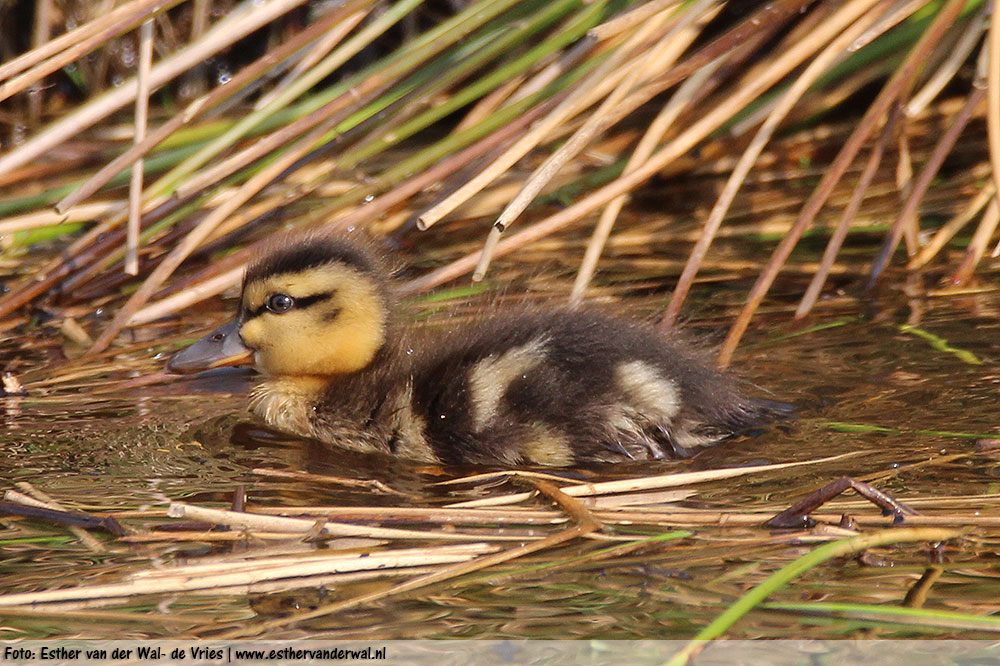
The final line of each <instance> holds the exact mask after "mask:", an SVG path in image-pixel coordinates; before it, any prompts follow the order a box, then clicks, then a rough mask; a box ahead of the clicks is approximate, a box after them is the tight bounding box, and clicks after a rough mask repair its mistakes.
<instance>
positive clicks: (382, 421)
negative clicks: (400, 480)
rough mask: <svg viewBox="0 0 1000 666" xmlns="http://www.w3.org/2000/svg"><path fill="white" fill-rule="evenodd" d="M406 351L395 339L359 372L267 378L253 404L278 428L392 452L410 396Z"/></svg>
mask: <svg viewBox="0 0 1000 666" xmlns="http://www.w3.org/2000/svg"><path fill="white" fill-rule="evenodd" d="M408 350H409V347H408V346H407V345H405V344H403V340H402V339H401V338H395V339H394V344H391V345H383V346H382V347H381V348H380V349H379V350H378V351H377V352H376V354H375V356H374V358H373V359H372V362H371V363H369V364H368V365H367V366H365V367H364V368H362V369H361V370H358V371H357V372H351V373H343V374H337V375H324V376H317V375H296V376H275V377H267V378H265V379H264V381H263V382H261V384H259V385H258V386H257V387H255V388H254V390H253V392H252V394H251V402H250V406H251V408H252V409H253V411H254V412H255V413H256V414H257V415H258V416H260V417H261V418H262V419H264V420H265V421H266V422H267V423H269V424H270V425H272V426H274V427H276V428H278V429H280V430H285V431H287V432H291V433H293V434H296V435H299V436H303V437H312V438H315V439H321V440H324V441H336V442H337V443H338V444H340V445H341V446H344V447H346V448H351V449H354V450H358V451H368V452H370V451H385V452H390V450H391V448H392V445H391V444H390V442H391V441H392V432H394V431H395V430H398V427H397V426H398V424H396V423H395V421H396V420H397V419H398V418H399V417H400V414H401V410H404V411H405V409H406V408H407V407H408V406H409V403H410V400H411V391H412V385H413V382H412V379H411V376H412V360H411V353H407V352H408Z"/></svg>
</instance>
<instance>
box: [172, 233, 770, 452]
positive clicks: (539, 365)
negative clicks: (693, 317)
mask: <svg viewBox="0 0 1000 666" xmlns="http://www.w3.org/2000/svg"><path fill="white" fill-rule="evenodd" d="M388 272H389V271H388V269H387V267H386V264H385V263H384V261H383V259H382V258H381V257H380V255H379V254H378V253H377V252H375V251H373V250H372V248H371V247H369V246H368V245H366V244H365V243H359V242H357V241H356V240H354V239H351V238H349V237H346V236H336V235H329V234H325V235H316V234H312V235H305V236H298V237H290V238H289V237H286V238H285V239H283V240H282V241H280V242H279V243H277V244H275V245H274V247H273V248H272V249H270V250H268V251H265V252H264V253H262V255H261V256H259V257H258V258H257V259H255V260H254V261H252V262H251V263H250V264H249V266H248V268H247V272H246V275H245V278H244V280H243V287H242V297H241V302H240V309H239V312H238V313H237V315H236V318H235V319H234V320H233V321H232V322H230V323H228V324H226V325H224V326H222V327H221V328H219V329H217V330H216V331H214V332H212V333H210V334H209V335H208V336H206V337H205V338H203V339H202V340H200V341H198V342H196V343H195V344H193V345H192V346H190V347H188V348H187V349H185V350H183V351H181V352H180V353H179V354H177V355H176V356H174V357H173V358H172V359H171V360H170V361H169V363H168V365H167V368H168V370H170V371H172V372H177V373H190V372H198V371H201V370H206V369H208V368H214V367H220V366H225V365H238V364H246V363H252V364H253V365H254V366H255V367H256V369H257V370H259V371H260V372H261V373H262V374H263V375H264V380H263V382H262V383H260V384H259V385H258V386H257V387H256V388H255V389H253V391H252V393H251V398H250V403H251V408H252V409H253V411H254V412H255V413H256V414H257V415H258V416H260V417H261V418H262V419H263V420H264V421H266V422H267V423H268V424H270V425H271V426H273V427H275V428H277V429H279V430H283V431H287V432H289V433H292V434H294V435H297V436H302V437H308V438H313V439H317V440H320V441H322V442H326V443H329V444H333V445H337V446H340V447H344V448H347V449H353V450H355V451H361V452H381V453H385V454H389V455H393V456H399V457H405V458H410V459H414V460H418V461H425V462H434V463H444V464H458V463H482V464H491V465H504V466H514V465H522V464H534V465H557V466H567V465H573V464H576V463H583V462H615V461H626V460H650V459H662V458H671V457H684V456H687V455H690V454H691V453H692V452H693V450H696V449H697V448H698V447H701V446H705V445H708V444H713V443H716V442H719V441H722V440H724V439H727V438H729V437H732V436H733V435H735V434H737V433H739V432H740V431H743V430H746V429H748V428H750V427H753V426H756V425H760V424H762V423H763V422H766V421H768V420H770V419H771V418H772V417H773V416H774V415H775V408H774V405H775V404H777V403H772V402H770V401H763V400H753V399H750V398H748V397H746V396H745V395H743V393H742V392H741V391H740V390H739V387H738V385H737V382H736V380H735V379H734V378H733V377H731V376H729V375H727V374H725V373H723V372H721V371H718V370H716V369H714V368H712V367H710V366H709V365H708V364H707V363H706V362H705V361H704V360H703V359H702V358H701V357H700V356H699V354H698V353H697V352H696V351H694V350H692V349H691V348H689V347H687V346H685V345H684V344H682V343H680V342H678V341H676V340H673V339H671V338H668V337H665V336H663V335H662V334H660V333H657V332H655V331H654V330H652V329H650V328H647V327H645V326H643V325H640V324H638V323H633V322H630V321H626V320H624V319H620V318H616V317H611V316H608V315H605V314H600V313H597V312H590V311H586V310H567V309H554V310H552V311H509V312H507V311H505V312H498V313H496V314H493V315H489V316H486V317H484V318H482V319H481V320H480V321H478V322H476V323H475V324H473V325H466V326H462V327H455V328H453V329H452V330H450V331H448V332H446V333H443V334H437V335H435V334H432V333H430V332H428V331H426V330H420V329H417V328H414V327H412V326H407V325H405V324H404V323H403V321H402V318H401V317H400V315H399V314H398V308H397V302H396V298H395V297H394V295H393V284H392V282H391V280H390V278H389V277H388Z"/></svg>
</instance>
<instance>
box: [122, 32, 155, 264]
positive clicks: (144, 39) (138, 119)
mask: <svg viewBox="0 0 1000 666" xmlns="http://www.w3.org/2000/svg"><path fill="white" fill-rule="evenodd" d="M152 65H153V20H152V19H149V20H147V21H145V22H144V23H143V24H142V26H141V27H140V28H139V73H138V75H137V76H136V81H137V86H138V87H137V90H136V96H135V138H134V139H133V144H134V145H140V144H141V143H142V141H143V139H145V138H146V118H147V115H148V113H149V91H150V86H149V70H150V68H151V67H152ZM142 166H143V160H142V158H141V157H140V158H139V159H137V160H136V161H135V162H134V163H133V164H132V179H131V182H130V183H129V189H128V229H127V236H126V240H125V272H126V273H128V274H129V275H138V274H139V224H140V222H141V217H142Z"/></svg>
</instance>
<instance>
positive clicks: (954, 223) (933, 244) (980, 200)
mask: <svg viewBox="0 0 1000 666" xmlns="http://www.w3.org/2000/svg"><path fill="white" fill-rule="evenodd" d="M996 191H997V188H996V185H994V184H993V180H992V179H990V180H989V181H987V182H986V184H985V185H983V188H982V189H981V190H979V194H977V195H976V196H975V197H974V198H973V199H972V201H970V202H969V204H968V205H967V206H966V207H965V209H964V210H962V211H960V212H958V213H957V214H956V215H955V216H954V217H952V218H951V219H950V220H948V221H947V222H945V224H944V225H943V226H942V227H941V228H940V229H938V230H937V233H935V234H934V237H933V238H931V240H930V242H929V243H927V245H925V246H924V248H923V249H922V250H920V252H918V253H917V255H916V256H914V257H913V258H912V259H911V260H910V263H909V264H907V265H906V269H907V270H909V271H914V270H918V269H920V268H923V267H924V266H926V265H927V264H928V263H929V262H930V261H931V260H932V259H933V258H934V257H936V256H937V254H938V252H940V251H941V250H942V249H943V248H944V246H945V245H947V244H948V241H950V240H951V239H952V238H953V237H954V236H955V234H957V233H958V232H959V231H961V229H962V227H964V226H965V225H966V224H968V223H969V222H971V221H972V218H974V217H975V216H976V215H978V214H979V211H981V210H982V209H983V208H985V207H986V204H988V203H989V202H990V200H991V199H993V195H994V194H996Z"/></svg>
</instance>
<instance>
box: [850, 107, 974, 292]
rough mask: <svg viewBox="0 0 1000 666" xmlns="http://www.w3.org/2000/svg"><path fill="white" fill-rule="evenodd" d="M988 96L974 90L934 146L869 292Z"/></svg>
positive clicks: (876, 261) (874, 268)
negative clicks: (932, 183) (943, 165)
mask: <svg viewBox="0 0 1000 666" xmlns="http://www.w3.org/2000/svg"><path fill="white" fill-rule="evenodd" d="M985 94H986V90H985V89H983V88H973V89H972V92H971V93H970V94H969V97H968V98H967V99H966V101H965V104H964V105H963V106H962V109H961V110H960V111H959V112H958V113H957V114H955V118H954V119H953V120H952V123H951V127H949V128H948V130H947V131H946V132H945V133H944V134H943V135H942V136H941V139H940V140H939V141H938V142H937V145H935V146H934V150H933V151H932V152H931V154H930V157H928V159H927V163H926V164H925V165H924V168H923V170H922V171H921V172H920V176H918V177H917V180H916V182H915V183H914V184H913V187H912V189H911V191H910V195H909V197H907V199H906V203H905V204H903V209H902V210H901V211H900V212H899V216H898V217H897V218H896V221H895V223H894V224H893V225H892V228H891V229H890V231H889V233H888V234H886V238H885V241H883V243H882V247H881V248H879V251H878V253H877V254H876V255H875V259H874V260H873V261H872V267H871V272H870V273H869V276H868V288H869V289H870V288H872V287H873V286H874V284H875V281H876V280H878V278H879V276H880V275H881V274H882V271H883V270H884V269H885V267H886V265H887V264H888V263H889V260H890V259H891V258H892V255H893V253H894V252H895V251H896V247H897V246H898V245H899V239H900V238H901V237H902V235H903V230H904V228H906V227H911V226H913V225H915V224H916V222H917V211H918V208H919V207H920V203H921V202H922V201H923V198H924V195H925V194H926V193H927V189H928V188H929V187H930V186H931V181H932V180H933V179H934V176H936V175H937V172H938V169H940V168H941V165H942V164H944V160H945V158H946V157H948V154H949V153H950V152H951V149H952V148H954V146H955V142H957V141H958V137H959V136H960V135H961V134H962V131H963V130H964V129H965V126H966V125H967V124H968V122H969V119H970V118H972V114H973V113H974V112H975V110H976V107H977V106H978V105H979V103H980V102H981V101H982V100H983V96H984V95H985Z"/></svg>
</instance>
